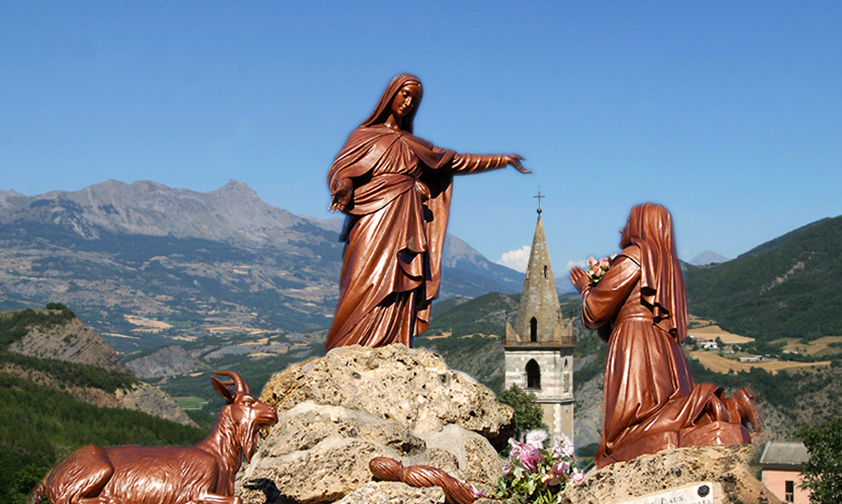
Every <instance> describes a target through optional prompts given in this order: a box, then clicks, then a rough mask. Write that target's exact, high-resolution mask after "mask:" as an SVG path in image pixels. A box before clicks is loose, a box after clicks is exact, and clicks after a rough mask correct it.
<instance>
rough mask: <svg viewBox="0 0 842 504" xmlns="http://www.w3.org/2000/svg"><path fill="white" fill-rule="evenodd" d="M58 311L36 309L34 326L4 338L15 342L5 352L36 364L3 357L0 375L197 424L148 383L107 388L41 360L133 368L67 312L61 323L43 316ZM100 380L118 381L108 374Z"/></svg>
mask: <svg viewBox="0 0 842 504" xmlns="http://www.w3.org/2000/svg"><path fill="white" fill-rule="evenodd" d="M58 311H59V310H43V311H41V312H40V313H39V312H34V311H32V316H31V317H28V319H29V320H32V322H29V323H28V322H23V323H22V324H20V325H17V326H16V327H12V328H11V331H8V332H6V333H5V334H3V338H2V339H3V340H4V341H8V340H11V341H10V342H9V344H8V347H7V349H6V350H7V351H8V352H9V353H12V354H18V355H23V356H28V357H33V358H35V359H37V361H36V363H35V365H33V363H32V362H31V361H29V362H26V361H23V362H15V360H14V359H9V358H2V359H0V373H5V374H9V375H12V376H15V377H18V378H22V379H25V380H27V381H30V382H33V383H35V384H37V385H42V386H47V387H50V388H54V389H58V390H64V391H66V392H67V393H69V394H70V395H71V396H73V397H75V398H76V399H78V400H80V401H84V402H87V403H89V404H93V405H95V406H99V407H107V408H126V409H132V410H136V411H142V412H144V413H147V414H149V415H153V416H157V417H160V418H164V419H167V420H171V421H174V422H178V423H180V424H183V425H193V426H195V425H196V424H195V423H194V422H193V421H192V420H191V419H190V418H189V417H188V416H187V414H186V413H185V412H184V410H182V409H181V408H180V407H179V406H178V404H177V403H176V402H175V401H174V400H173V399H172V398H171V397H170V396H169V395H168V394H167V393H165V392H164V391H162V390H161V389H159V388H157V387H155V386H153V385H150V384H149V383H145V382H142V381H140V380H136V379H134V380H126V379H124V378H123V379H118V380H117V381H118V382H119V385H118V386H116V387H115V388H114V390H105V389H103V388H102V387H101V386H97V385H96V384H92V383H88V382H89V381H91V380H87V379H83V380H81V382H79V381H77V380H74V379H71V378H70V376H72V375H73V374H75V372H73V371H71V372H70V374H69V375H68V373H62V372H61V371H59V372H55V370H54V368H55V367H56V365H55V364H49V363H48V364H43V363H42V362H39V361H44V360H47V362H50V361H59V362H69V363H73V364H83V365H86V366H90V367H96V368H100V369H102V370H104V371H105V372H106V373H108V372H112V373H119V374H122V375H126V374H128V369H127V368H126V366H124V365H123V364H122V363H121V362H120V359H119V358H118V357H117V353H116V352H115V351H114V349H113V348H111V346H109V345H108V343H107V342H106V341H105V340H103V339H102V337H100V336H99V335H98V334H96V333H95V332H94V331H93V330H92V329H91V328H89V327H87V326H86V325H85V324H83V323H82V322H81V321H80V320H79V319H78V318H76V317H75V316H73V314H72V312H70V311H69V310H67V309H66V308H65V309H64V310H63V315H64V317H63V319H62V320H60V321H58V322H56V321H55V319H54V318H52V319H50V318H46V319H45V318H44V317H42V316H39V315H46V316H47V317H49V316H50V315H55V312H58ZM20 313H22V312H18V314H20ZM14 316H15V313H14V312H3V313H0V320H2V319H5V320H9V319H13V317H14ZM23 320H27V319H23ZM21 326H22V327H21ZM9 333H12V334H9ZM15 334H18V335H20V336H15ZM94 373H95V372H94ZM89 374H90V372H89ZM99 381H100V382H113V381H114V380H110V379H109V378H108V377H107V376H104V377H102V378H101V379H100V380H99Z"/></svg>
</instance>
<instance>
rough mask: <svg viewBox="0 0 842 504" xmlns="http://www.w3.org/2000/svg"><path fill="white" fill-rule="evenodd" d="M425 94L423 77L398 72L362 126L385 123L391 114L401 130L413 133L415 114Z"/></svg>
mask: <svg viewBox="0 0 842 504" xmlns="http://www.w3.org/2000/svg"><path fill="white" fill-rule="evenodd" d="M423 96H424V86H422V85H421V79H419V78H418V77H416V76H414V75H412V74H408V73H402V74H398V75H396V76H395V77H394V78H393V79H392V80H391V82H389V85H388V86H386V90H385V91H383V94H382V95H381V96H380V100H378V101H377V105H376V106H375V107H374V111H372V113H371V114H370V115H369V116H368V117H367V118H366V120H365V121H363V122H362V124H360V126H372V125H374V124H383V123H385V122H386V120H387V119H388V118H389V116H390V115H391V116H394V118H395V121H397V125H398V127H399V128H400V129H401V130H403V131H406V132H409V133H412V130H413V122H414V121H415V114H416V112H418V105H419V104H421V98H422V97H423Z"/></svg>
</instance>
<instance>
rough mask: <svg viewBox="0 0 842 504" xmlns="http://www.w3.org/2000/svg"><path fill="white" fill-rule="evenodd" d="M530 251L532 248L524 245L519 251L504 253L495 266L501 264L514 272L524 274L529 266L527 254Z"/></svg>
mask: <svg viewBox="0 0 842 504" xmlns="http://www.w3.org/2000/svg"><path fill="white" fill-rule="evenodd" d="M531 251H532V247H530V246H529V245H524V246H523V247H521V248H519V249H516V250H510V251H509V252H504V253H503V255H502V256H500V260H499V261H497V264H502V265H503V266H507V267H509V268H512V269H513V270H515V271H520V272H521V273H526V268H527V266H529V253H530V252H531Z"/></svg>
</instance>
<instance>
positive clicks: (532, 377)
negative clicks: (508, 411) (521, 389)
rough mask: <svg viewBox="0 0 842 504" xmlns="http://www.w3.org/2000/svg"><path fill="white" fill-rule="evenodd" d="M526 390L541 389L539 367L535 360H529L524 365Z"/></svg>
mask: <svg viewBox="0 0 842 504" xmlns="http://www.w3.org/2000/svg"><path fill="white" fill-rule="evenodd" d="M526 388H528V389H538V390H540V389H541V366H539V365H538V363H537V362H535V359H530V360H529V362H527V363H526Z"/></svg>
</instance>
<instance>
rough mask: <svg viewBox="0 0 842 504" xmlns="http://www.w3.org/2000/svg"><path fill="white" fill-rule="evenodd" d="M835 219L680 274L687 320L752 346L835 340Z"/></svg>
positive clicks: (841, 322)
mask: <svg viewBox="0 0 842 504" xmlns="http://www.w3.org/2000/svg"><path fill="white" fill-rule="evenodd" d="M840 248H842V217H836V218H833V219H824V220H822V221H818V222H815V223H813V224H810V225H808V226H804V227H803V228H801V229H798V230H795V231H793V232H791V233H789V234H787V235H785V236H782V237H780V238H779V239H776V240H773V241H772V242H769V243H767V244H764V245H761V246H760V247H758V248H756V249H754V250H752V251H750V252H748V253H746V254H743V255H742V256H740V257H738V258H737V259H734V260H733V261H728V262H726V263H722V264H716V265H712V266H704V267H699V268H690V269H688V270H687V271H686V273H685V279H686V285H687V297H688V306H689V309H690V311H691V312H692V313H693V314H696V315H699V316H701V317H704V318H709V319H714V320H716V321H717V322H718V323H719V324H720V325H721V326H722V327H723V328H724V329H726V330H728V331H731V332H734V333H737V334H742V335H745V336H751V337H753V338H756V339H758V340H760V341H766V342H769V341H774V340H777V339H780V338H798V339H804V340H814V339H817V338H819V337H822V336H833V335H839V334H842V312H840V311H839V310H838V309H837V308H838V306H840V305H842V290H840V289H839V285H840V284H842V260H840V258H839V249H840Z"/></svg>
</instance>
